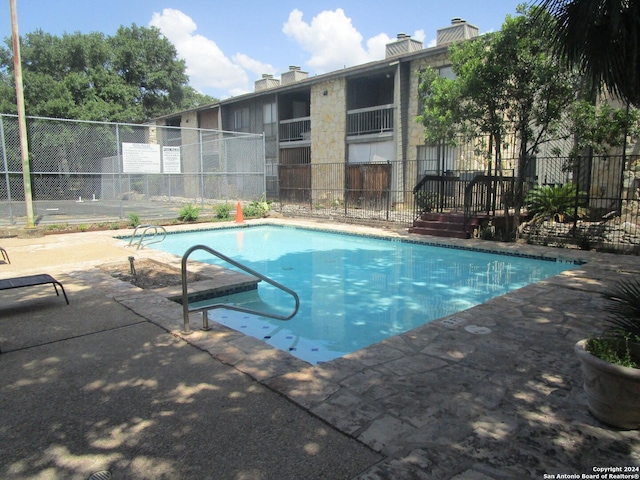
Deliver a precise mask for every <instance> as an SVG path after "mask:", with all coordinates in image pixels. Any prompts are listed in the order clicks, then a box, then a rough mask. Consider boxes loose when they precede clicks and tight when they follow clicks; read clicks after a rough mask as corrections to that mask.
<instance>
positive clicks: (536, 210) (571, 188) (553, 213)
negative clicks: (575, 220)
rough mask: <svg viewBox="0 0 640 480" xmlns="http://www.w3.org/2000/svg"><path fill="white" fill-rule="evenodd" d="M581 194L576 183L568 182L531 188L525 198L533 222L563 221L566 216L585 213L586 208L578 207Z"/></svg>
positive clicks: (570, 216)
mask: <svg viewBox="0 0 640 480" xmlns="http://www.w3.org/2000/svg"><path fill="white" fill-rule="evenodd" d="M579 196H580V194H579V193H578V191H577V190H576V187H575V185H573V184H571V183H566V184H564V185H562V186H550V185H543V186H538V187H536V188H534V189H533V190H531V191H530V192H529V194H528V195H527V198H526V199H525V203H526V205H527V210H528V211H529V213H530V214H532V215H533V218H532V222H533V223H538V222H544V221H546V220H554V221H558V222H563V221H564V220H565V218H572V217H575V214H576V211H577V213H578V216H580V215H582V214H583V213H584V208H577V209H576V206H577V203H576V202H577V201H578V200H579Z"/></svg>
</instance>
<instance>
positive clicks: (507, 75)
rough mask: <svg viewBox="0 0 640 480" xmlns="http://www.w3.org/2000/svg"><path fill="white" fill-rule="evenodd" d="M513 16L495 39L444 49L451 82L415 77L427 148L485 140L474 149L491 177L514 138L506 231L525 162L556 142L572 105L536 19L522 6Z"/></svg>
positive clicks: (569, 82)
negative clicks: (437, 142) (457, 139)
mask: <svg viewBox="0 0 640 480" xmlns="http://www.w3.org/2000/svg"><path fill="white" fill-rule="evenodd" d="M518 13H519V15H518V16H515V17H511V16H508V17H507V18H506V20H505V22H504V24H503V26H502V29H501V30H500V31H499V32H496V33H494V34H490V35H485V36H483V37H480V38H479V39H477V40H475V41H470V42H465V43H462V44H459V45H456V46H454V47H453V48H452V53H451V61H452V65H453V71H454V73H455V74H456V78H455V79H444V78H433V73H426V74H425V75H424V76H423V78H422V83H421V95H422V99H423V102H424V105H425V109H424V113H423V115H422V116H421V117H419V120H420V121H421V122H422V123H423V124H424V125H425V127H426V130H427V133H426V137H427V141H433V140H434V137H433V135H434V134H436V135H445V136H446V137H447V138H445V140H449V141H453V139H454V136H455V135H462V136H463V137H464V138H465V139H473V140H474V141H475V142H476V143H477V142H478V140H480V139H484V138H488V140H489V142H488V146H484V145H482V146H483V148H485V155H486V157H487V158H488V159H491V157H492V156H493V158H494V159H495V165H494V167H495V168H496V171H497V172H498V175H500V168H501V166H502V153H501V152H502V149H503V148H504V147H505V146H506V143H505V137H506V133H507V132H509V133H513V134H515V137H516V139H517V141H518V145H517V147H518V165H517V168H516V175H517V177H516V183H515V186H516V187H515V192H514V205H513V207H514V210H515V215H514V219H515V222H514V225H513V226H514V228H515V227H517V222H518V219H519V217H520V215H519V213H520V209H521V207H522V205H523V201H524V198H523V196H524V195H523V193H524V189H523V186H524V180H525V172H526V171H527V167H528V165H529V162H530V160H531V158H532V157H533V156H534V155H535V154H536V153H537V152H538V150H539V148H540V147H541V145H543V144H544V143H545V142H547V141H549V140H552V139H554V138H555V137H556V136H557V134H558V128H559V126H560V125H561V123H562V121H563V118H564V112H565V111H566V108H567V107H568V106H569V105H570V104H571V103H572V102H574V101H575V98H576V96H575V92H576V77H575V76H574V75H573V73H572V72H571V71H570V70H568V69H565V68H563V67H562V65H560V64H559V62H558V61H557V60H556V59H555V58H554V57H553V55H551V51H550V49H549V44H548V41H547V39H546V38H545V37H544V30H543V29H542V28H541V27H540V25H539V24H538V23H536V21H535V19H536V18H537V16H538V15H540V13H539V12H538V11H537V10H536V9H531V8H527V7H524V6H520V7H518ZM445 112H447V113H445ZM489 165H490V166H489V169H490V168H491V164H489ZM488 173H489V174H492V172H491V171H490V170H489V172H488ZM505 213H508V211H506V210H505Z"/></svg>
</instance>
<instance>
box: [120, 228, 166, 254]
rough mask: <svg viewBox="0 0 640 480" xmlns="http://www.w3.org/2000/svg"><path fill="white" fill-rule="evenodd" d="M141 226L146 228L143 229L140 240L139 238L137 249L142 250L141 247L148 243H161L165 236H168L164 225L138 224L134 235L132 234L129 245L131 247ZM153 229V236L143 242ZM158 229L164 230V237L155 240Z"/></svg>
mask: <svg viewBox="0 0 640 480" xmlns="http://www.w3.org/2000/svg"><path fill="white" fill-rule="evenodd" d="M139 228H144V230H143V231H142V234H141V235H140V240H138V242H137V243H136V250H140V249H141V248H144V247H146V246H147V245H151V244H152V243H160V242H162V241H163V240H164V239H165V238H167V231H166V230H165V228H164V227H163V226H162V225H138V226H136V228H135V230H134V231H133V235H131V239H130V240H129V245H127V246H128V247H130V246H131V245H132V244H133V241H134V240H135V238H136V233H137V232H138V229H139ZM151 229H153V236H152V237H151V238H150V239H149V240H148V241H147V242H145V243H142V241H143V240H144V237H145V235H146V234H147V232H148V231H149V230H151ZM158 229H160V230H162V238H161V239H160V240H155V238H156V237H157V236H158Z"/></svg>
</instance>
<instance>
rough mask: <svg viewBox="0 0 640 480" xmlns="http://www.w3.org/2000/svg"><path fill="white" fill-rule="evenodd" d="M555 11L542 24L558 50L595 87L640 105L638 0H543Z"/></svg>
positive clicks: (594, 89) (591, 88) (597, 89)
mask: <svg viewBox="0 0 640 480" xmlns="http://www.w3.org/2000/svg"><path fill="white" fill-rule="evenodd" d="M540 5H541V6H542V7H543V8H545V9H547V10H548V11H549V12H550V15H549V16H547V17H546V19H550V20H551V21H547V20H546V19H545V18H543V19H541V22H540V23H541V24H542V25H543V26H544V27H543V28H545V29H546V30H547V31H548V32H549V33H550V35H549V37H550V41H551V44H552V45H553V46H554V51H555V52H557V53H558V54H559V56H560V57H561V58H562V61H563V62H565V63H568V64H572V65H574V66H575V67H576V68H577V69H578V70H579V71H580V72H582V75H583V78H584V79H585V82H586V83H587V86H588V88H589V89H590V90H591V91H592V92H593V93H596V92H606V93H607V94H609V93H613V94H614V95H615V96H617V97H618V98H620V99H622V100H623V101H624V102H625V103H627V102H628V103H631V104H632V105H636V106H640V82H638V69H639V68H640V49H638V18H639V16H640V2H637V1H635V0H631V1H629V0H624V1H621V0H614V1H610V0H579V1H578V0H543V1H541V2H540Z"/></svg>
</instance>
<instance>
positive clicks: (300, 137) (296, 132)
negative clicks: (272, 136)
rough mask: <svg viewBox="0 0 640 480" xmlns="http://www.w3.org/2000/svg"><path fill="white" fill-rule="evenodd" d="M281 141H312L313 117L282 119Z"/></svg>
mask: <svg viewBox="0 0 640 480" xmlns="http://www.w3.org/2000/svg"><path fill="white" fill-rule="evenodd" d="M279 135H280V142H301V141H307V142H310V141H311V117H299V118H292V119H291V120H282V121H280V131H279Z"/></svg>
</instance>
